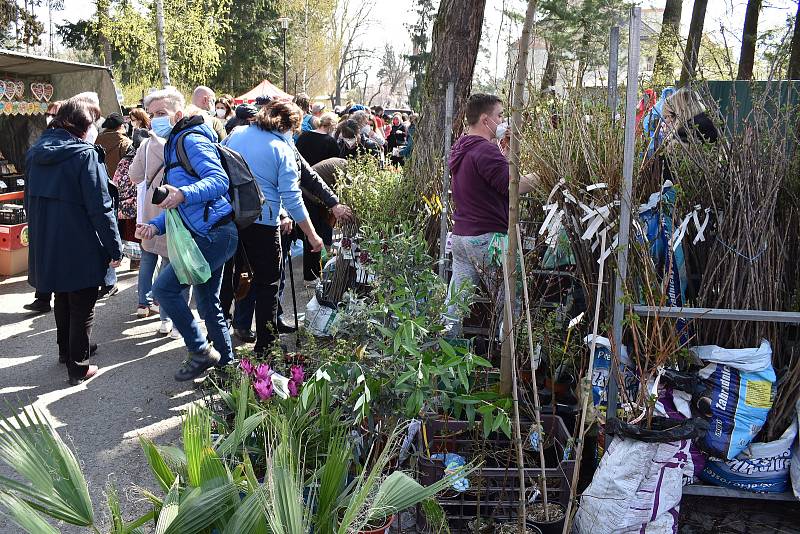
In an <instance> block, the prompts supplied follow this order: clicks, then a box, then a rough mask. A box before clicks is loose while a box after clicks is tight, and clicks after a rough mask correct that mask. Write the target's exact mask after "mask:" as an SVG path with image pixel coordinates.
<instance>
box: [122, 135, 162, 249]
mask: <svg viewBox="0 0 800 534" xmlns="http://www.w3.org/2000/svg"><path fill="white" fill-rule="evenodd" d="M149 135H150V137H148V138H147V139H145V140H144V141H142V144H141V146H139V150H138V151H137V152H136V156H134V158H133V161H132V162H131V168H130V170H129V171H128V175H129V176H130V178H131V181H133V183H135V184H137V185H138V184H141V183H142V182H145V184H146V186H145V187H147V191H146V193H145V196H144V202H143V204H142V205H141V206H139V208H140V209H141V211H142V220H143V221H149V220H151V219H154V218H156V217H158V216H159V215H161V212H162V211H164V210H162V209H161V208H159V207H158V206H156V205H155V204H153V191H155V190H156V188H158V187H160V186H161V184H162V182H163V181H164V144H165V141H164V139H161V138H160V137H159V136H157V135H156V134H155V133H153V132H152V131H151V132H150V134H149ZM142 248H143V249H145V250H146V251H147V252H151V253H153V254H158V255H159V256H162V257H164V258H169V255H168V253H167V236H166V235H157V236H155V237H154V238H153V239H142Z"/></svg>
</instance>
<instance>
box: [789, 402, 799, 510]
mask: <svg viewBox="0 0 800 534" xmlns="http://www.w3.org/2000/svg"><path fill="white" fill-rule="evenodd" d="M794 417H795V424H796V425H797V429H798V434H800V399H798V401H797V404H795V407H794ZM789 477H790V478H791V479H792V491H793V492H794V496H795V497H796V498H798V499H800V440H797V441H795V444H794V452H793V453H792V462H791V464H790V467H789Z"/></svg>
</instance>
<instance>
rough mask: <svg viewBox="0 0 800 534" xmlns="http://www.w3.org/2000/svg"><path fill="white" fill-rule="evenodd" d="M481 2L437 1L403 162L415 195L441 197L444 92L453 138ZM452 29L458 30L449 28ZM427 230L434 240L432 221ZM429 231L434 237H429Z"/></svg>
mask: <svg viewBox="0 0 800 534" xmlns="http://www.w3.org/2000/svg"><path fill="white" fill-rule="evenodd" d="M485 7H486V0H472V1H470V2H463V1H462V0H442V1H441V2H440V4H439V12H438V14H437V15H436V22H435V23H434V26H433V36H432V42H433V45H432V49H431V53H430V56H429V58H428V65H427V69H426V74H425V80H424V81H423V84H422V87H421V89H422V90H421V98H420V118H419V123H418V124H417V130H416V133H415V137H414V151H413V153H412V156H411V161H410V162H409V164H408V166H407V169H406V171H407V175H408V178H409V181H410V182H411V183H412V184H413V187H414V189H415V193H416V196H415V198H417V199H421V198H422V196H421V195H423V194H424V195H426V196H428V197H431V196H438V195H442V194H444V195H447V194H448V192H447V191H444V192H443V191H442V180H441V179H440V177H441V175H442V171H443V164H444V162H443V161H442V159H443V157H444V146H443V145H444V128H443V127H442V125H443V124H442V123H443V122H444V113H445V101H444V100H445V93H446V89H447V84H448V82H453V83H454V84H455V93H454V94H455V102H454V104H455V105H454V107H453V110H454V114H453V123H452V124H448V125H445V127H446V128H452V130H453V139H457V138H458V137H459V135H461V130H462V123H463V121H464V113H465V105H466V102H467V97H468V96H469V93H470V89H471V88H472V73H473V71H474V70H475V60H476V59H477V57H478V45H479V43H480V39H481V29H482V27H483V15H484V11H485ZM453 28H458V31H453ZM431 227H432V228H433V229H434V230H435V231H434V232H431V233H429V236H431V239H432V240H433V243H435V240H436V239H438V235H439V234H438V228H439V225H438V222H437V223H436V224H434V223H432V226H431ZM434 234H435V236H434Z"/></svg>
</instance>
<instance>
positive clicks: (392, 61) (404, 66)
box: [378, 43, 408, 93]
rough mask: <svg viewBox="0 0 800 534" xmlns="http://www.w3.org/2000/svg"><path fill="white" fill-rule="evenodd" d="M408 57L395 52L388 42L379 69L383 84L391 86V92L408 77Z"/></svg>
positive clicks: (379, 76)
mask: <svg viewBox="0 0 800 534" xmlns="http://www.w3.org/2000/svg"><path fill="white" fill-rule="evenodd" d="M407 57H408V56H406V55H404V54H397V53H395V51H394V47H393V46H392V45H390V44H389V43H386V48H385V49H384V51H383V58H382V59H381V68H380V69H379V70H378V78H379V79H380V80H381V84H382V85H387V86H388V87H389V92H390V93H394V92H395V91H396V90H397V87H398V86H399V85H401V84H403V83H405V81H406V79H408V59H407Z"/></svg>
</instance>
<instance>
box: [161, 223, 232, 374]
mask: <svg viewBox="0 0 800 534" xmlns="http://www.w3.org/2000/svg"><path fill="white" fill-rule="evenodd" d="M194 240H195V242H196V243H197V247H198V248H199V249H200V252H202V253H203V257H205V259H206V261H207V262H208V265H209V267H210V268H211V278H209V279H208V280H207V281H206V282H205V283H204V284H198V285H196V286H194V298H195V302H196V303H197V311H198V312H199V314H200V317H201V318H202V319H203V320H204V321H205V323H206V330H208V338H209V339H210V340H211V342H212V343H213V344H214V348H215V349H216V350H217V351H219V353H220V355H221V356H222V359H221V360H220V362H219V364H220V365H225V364H227V363H228V362H230V361H231V360H232V359H233V348H232V346H231V336H230V332H229V331H228V325H227V323H226V321H225V316H224V315H223V313H222V306H220V303H219V290H220V287H221V286H222V269H223V268H224V267H225V262H226V261H228V260H229V259H230V258H231V257H233V254H234V252H236V244H237V243H238V241H239V236H238V233H237V231H236V225H234V224H233V223H232V222H231V223H228V224H224V225H222V226H219V227H217V228H212V229H211V230H209V232H208V235H207V236H195V237H194ZM188 287H189V286H188V285H183V284H181V283H180V282H179V281H178V278H177V276H176V275H175V270H174V269H173V268H172V265H168V266H167V267H166V268H164V269H163V270H162V271H161V274H160V275H159V276H158V279H157V280H156V282H155V284H153V296H154V297H155V298H156V299H157V300H158V303H159V305H160V306H161V308H162V309H163V310H165V311H166V312H167V314H168V316H169V317H170V318H171V319H172V322H173V324H174V326H175V328H177V329H178V332H180V333H181V335H182V336H183V340H184V342H185V343H186V348H187V349H189V352H190V353H192V354H199V353H202V352H204V351H205V350H206V349H207V348H208V342H207V341H206V337H205V336H204V335H203V333H202V332H201V331H200V326H199V325H198V324H197V321H196V320H195V318H194V315H192V311H191V310H190V309H189V304H187V302H186V300H185V298H184V296H183V294H182V293H183V291H184V289H186V288H188Z"/></svg>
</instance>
